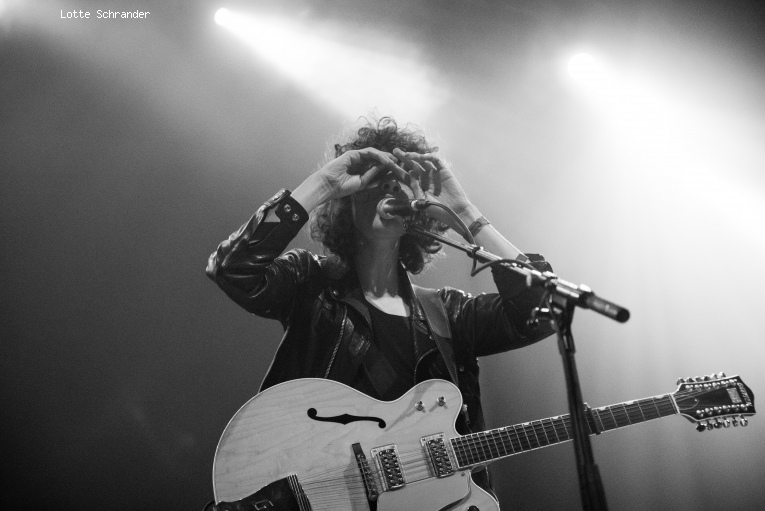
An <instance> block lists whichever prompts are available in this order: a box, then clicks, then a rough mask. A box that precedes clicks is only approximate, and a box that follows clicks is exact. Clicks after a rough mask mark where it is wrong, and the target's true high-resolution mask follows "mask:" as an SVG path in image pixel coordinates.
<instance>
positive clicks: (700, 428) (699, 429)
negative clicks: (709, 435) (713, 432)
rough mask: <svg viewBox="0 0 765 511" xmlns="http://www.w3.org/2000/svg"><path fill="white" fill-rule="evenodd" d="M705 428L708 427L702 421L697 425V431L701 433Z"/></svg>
mask: <svg viewBox="0 0 765 511" xmlns="http://www.w3.org/2000/svg"><path fill="white" fill-rule="evenodd" d="M705 429H707V427H706V426H705V425H704V424H702V423H700V422H699V423H698V424H697V425H696V431H698V432H699V433H701V432H702V431H704V430H705Z"/></svg>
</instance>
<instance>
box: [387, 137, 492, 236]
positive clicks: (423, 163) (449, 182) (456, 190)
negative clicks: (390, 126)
mask: <svg viewBox="0 0 765 511" xmlns="http://www.w3.org/2000/svg"><path fill="white" fill-rule="evenodd" d="M393 156H395V157H396V158H398V160H399V161H400V162H401V165H402V166H403V167H404V168H405V169H406V170H407V171H408V178H409V179H408V180H407V181H404V182H405V183H406V184H408V185H409V188H411V190H412V192H413V193H414V198H415V199H426V200H429V201H433V202H440V203H441V204H443V205H444V206H447V207H449V209H451V210H452V211H454V212H455V213H456V214H457V215H458V216H460V217H461V218H462V219H463V221H466V223H469V222H468V220H469V221H470V222H472V220H475V218H471V215H474V212H475V211H476V209H475V207H474V206H473V205H472V204H471V202H470V201H469V200H468V198H467V195H466V194H465V190H463V189H462V186H460V184H459V182H457V178H455V177H454V174H453V173H452V171H451V169H450V168H449V166H448V165H447V164H446V163H445V162H444V161H443V160H442V159H441V158H440V157H439V156H438V155H436V154H434V153H425V154H420V153H406V152H404V151H402V150H401V149H394V150H393ZM428 214H430V215H431V216H433V217H435V218H437V219H439V220H441V221H442V222H444V223H445V224H447V225H449V226H450V227H451V228H452V229H454V230H455V231H457V232H458V233H461V232H462V229H461V228H460V226H459V225H455V224H456V222H455V221H454V219H453V218H452V217H451V215H448V214H447V213H446V212H445V211H443V210H442V209H440V208H428ZM479 216H480V215H479ZM476 218H477V217H476Z"/></svg>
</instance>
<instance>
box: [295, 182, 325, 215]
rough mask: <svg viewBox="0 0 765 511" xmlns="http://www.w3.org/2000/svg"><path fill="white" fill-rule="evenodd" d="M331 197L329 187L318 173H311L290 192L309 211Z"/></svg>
mask: <svg viewBox="0 0 765 511" xmlns="http://www.w3.org/2000/svg"><path fill="white" fill-rule="evenodd" d="M331 197H332V190H331V187H330V186H329V183H327V180H326V179H324V178H323V177H322V176H321V175H320V174H311V175H310V176H309V177H308V178H307V179H306V180H305V181H303V182H302V183H300V185H298V187H297V188H295V190H294V191H293V192H292V198H293V199H295V200H296V201H297V202H299V203H300V205H301V206H303V208H304V209H305V210H306V211H308V212H311V211H312V210H313V209H314V208H316V206H318V205H319V204H322V203H324V202H326V201H327V200H329V199H330V198H331Z"/></svg>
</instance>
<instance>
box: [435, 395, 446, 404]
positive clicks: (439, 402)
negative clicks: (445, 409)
mask: <svg viewBox="0 0 765 511" xmlns="http://www.w3.org/2000/svg"><path fill="white" fill-rule="evenodd" d="M436 404H437V405H438V406H444V405H445V404H446V399H444V396H441V397H439V398H438V399H436Z"/></svg>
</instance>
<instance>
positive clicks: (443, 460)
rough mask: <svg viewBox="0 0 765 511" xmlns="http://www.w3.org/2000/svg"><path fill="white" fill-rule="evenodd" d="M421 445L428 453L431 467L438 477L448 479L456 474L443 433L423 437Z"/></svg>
mask: <svg viewBox="0 0 765 511" xmlns="http://www.w3.org/2000/svg"><path fill="white" fill-rule="evenodd" d="M420 443H422V446H423V447H424V448H425V449H426V450H427V452H428V458H429V459H430V466H431V468H432V469H433V473H434V474H435V476H436V477H447V476H450V475H452V474H453V473H454V463H453V462H452V459H451V457H450V453H449V449H447V447H446V442H444V434H443V433H439V434H437V435H430V436H425V437H422V438H421V439H420Z"/></svg>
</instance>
